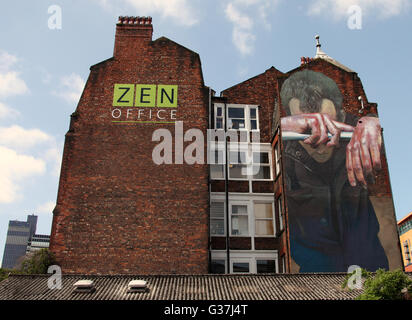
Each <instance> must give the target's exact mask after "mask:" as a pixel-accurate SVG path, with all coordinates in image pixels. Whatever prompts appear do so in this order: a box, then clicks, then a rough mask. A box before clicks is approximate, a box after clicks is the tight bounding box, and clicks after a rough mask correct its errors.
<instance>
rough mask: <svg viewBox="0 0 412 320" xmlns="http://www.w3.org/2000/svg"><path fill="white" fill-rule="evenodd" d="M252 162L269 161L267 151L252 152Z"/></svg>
mask: <svg viewBox="0 0 412 320" xmlns="http://www.w3.org/2000/svg"><path fill="white" fill-rule="evenodd" d="M253 163H267V164H268V163H269V153H268V152H253Z"/></svg>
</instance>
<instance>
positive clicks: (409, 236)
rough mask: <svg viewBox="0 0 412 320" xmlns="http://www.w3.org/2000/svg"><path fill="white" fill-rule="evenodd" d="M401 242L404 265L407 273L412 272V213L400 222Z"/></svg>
mask: <svg viewBox="0 0 412 320" xmlns="http://www.w3.org/2000/svg"><path fill="white" fill-rule="evenodd" d="M398 229H399V241H400V244H401V246H402V255H403V265H404V266H405V271H406V272H411V271H412V243H411V242H412V212H411V213H409V214H408V215H406V217H404V218H402V219H401V220H399V221H398Z"/></svg>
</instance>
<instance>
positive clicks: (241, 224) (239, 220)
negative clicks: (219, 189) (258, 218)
mask: <svg viewBox="0 0 412 320" xmlns="http://www.w3.org/2000/svg"><path fill="white" fill-rule="evenodd" d="M231 234H232V235H233V236H248V235H249V216H248V206H247V205H244V204H232V205H231Z"/></svg>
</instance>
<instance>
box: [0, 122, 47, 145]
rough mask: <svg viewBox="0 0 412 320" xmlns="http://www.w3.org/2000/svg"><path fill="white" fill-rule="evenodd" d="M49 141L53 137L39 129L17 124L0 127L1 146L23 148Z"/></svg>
mask: <svg viewBox="0 0 412 320" xmlns="http://www.w3.org/2000/svg"><path fill="white" fill-rule="evenodd" d="M51 141H53V138H52V137H51V136H49V135H48V134H47V133H45V132H43V131H41V130H39V129H24V128H22V127H20V126H17V125H13V126H11V127H8V128H4V127H0V145H2V146H6V147H11V148H13V149H18V150H25V149H28V148H31V147H33V146H35V145H38V144H41V143H44V142H51Z"/></svg>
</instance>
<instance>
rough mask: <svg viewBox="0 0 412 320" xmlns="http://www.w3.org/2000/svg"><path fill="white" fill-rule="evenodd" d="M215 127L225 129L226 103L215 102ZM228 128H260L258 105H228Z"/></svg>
mask: <svg viewBox="0 0 412 320" xmlns="http://www.w3.org/2000/svg"><path fill="white" fill-rule="evenodd" d="M214 108H215V109H214V111H215V129H224V128H225V123H224V112H225V104H223V103H215V104H214ZM226 109H227V110H226V112H227V119H228V129H229V130H230V129H233V130H249V131H250V130H259V114H258V109H259V108H258V106H256V105H245V104H227V105H226Z"/></svg>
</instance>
